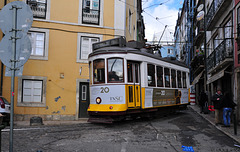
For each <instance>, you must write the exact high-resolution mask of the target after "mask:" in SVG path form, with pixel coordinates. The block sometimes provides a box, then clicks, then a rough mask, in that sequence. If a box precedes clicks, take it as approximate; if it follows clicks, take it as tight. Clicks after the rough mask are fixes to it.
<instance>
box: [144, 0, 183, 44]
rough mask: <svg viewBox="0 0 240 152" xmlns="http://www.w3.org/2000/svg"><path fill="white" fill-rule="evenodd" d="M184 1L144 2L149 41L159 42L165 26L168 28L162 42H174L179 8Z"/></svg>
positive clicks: (146, 0) (160, 0)
mask: <svg viewBox="0 0 240 152" xmlns="http://www.w3.org/2000/svg"><path fill="white" fill-rule="evenodd" d="M183 1H184V0H143V1H142V8H143V13H142V15H143V17H144V23H145V35H146V38H147V39H148V41H152V40H153V39H154V40H155V41H158V40H159V38H160V37H161V35H162V33H163V31H164V27H165V25H167V28H166V30H165V32H164V34H163V37H162V39H161V41H169V42H170V41H172V40H173V34H174V30H175V25H176V21H177V16H178V11H179V8H181V7H182V5H183V4H182V3H183Z"/></svg>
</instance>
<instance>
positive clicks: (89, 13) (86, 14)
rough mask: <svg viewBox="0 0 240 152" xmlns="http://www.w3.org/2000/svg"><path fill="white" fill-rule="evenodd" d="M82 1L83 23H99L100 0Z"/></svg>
mask: <svg viewBox="0 0 240 152" xmlns="http://www.w3.org/2000/svg"><path fill="white" fill-rule="evenodd" d="M82 2H83V4H82V23H85V24H96V25H99V19H100V0H83V1H82Z"/></svg>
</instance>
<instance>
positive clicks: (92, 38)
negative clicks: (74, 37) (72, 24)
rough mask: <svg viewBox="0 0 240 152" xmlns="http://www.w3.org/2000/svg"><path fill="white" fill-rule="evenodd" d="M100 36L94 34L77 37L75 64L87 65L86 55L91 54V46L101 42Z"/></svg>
mask: <svg viewBox="0 0 240 152" xmlns="http://www.w3.org/2000/svg"><path fill="white" fill-rule="evenodd" d="M101 39H102V36H99V35H94V34H80V33H79V35H78V47H77V62H82V63H88V60H87V59H88V55H89V54H90V53H92V44H93V43H96V42H99V41H101Z"/></svg>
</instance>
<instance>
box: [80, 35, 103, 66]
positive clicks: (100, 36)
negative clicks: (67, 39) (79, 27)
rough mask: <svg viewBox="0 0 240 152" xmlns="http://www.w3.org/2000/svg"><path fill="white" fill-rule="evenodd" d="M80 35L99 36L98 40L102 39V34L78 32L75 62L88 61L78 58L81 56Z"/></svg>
mask: <svg viewBox="0 0 240 152" xmlns="http://www.w3.org/2000/svg"><path fill="white" fill-rule="evenodd" d="M82 37H90V38H91V37H93V38H94V37H96V38H99V41H102V39H103V35H97V34H87V33H78V38H77V62H78V63H88V59H80V56H81V38H82Z"/></svg>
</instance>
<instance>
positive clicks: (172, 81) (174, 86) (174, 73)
mask: <svg viewBox="0 0 240 152" xmlns="http://www.w3.org/2000/svg"><path fill="white" fill-rule="evenodd" d="M171 83H172V88H176V70H174V69H171Z"/></svg>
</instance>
